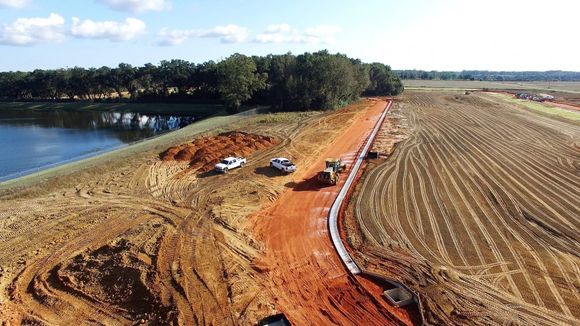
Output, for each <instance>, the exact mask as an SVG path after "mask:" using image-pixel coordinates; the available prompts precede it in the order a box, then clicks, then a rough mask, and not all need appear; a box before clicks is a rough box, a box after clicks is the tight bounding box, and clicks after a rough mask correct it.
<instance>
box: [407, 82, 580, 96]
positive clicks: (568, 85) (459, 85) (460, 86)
mask: <svg viewBox="0 0 580 326" xmlns="http://www.w3.org/2000/svg"><path fill="white" fill-rule="evenodd" d="M403 84H404V85H405V88H406V89H413V88H435V89H439V88H445V89H457V90H466V89H483V88H489V89H522V90H541V91H545V92H549V91H554V92H567V93H578V94H580V82H578V81H573V82H546V81H538V82H535V81H534V82H511V81H506V82H494V81H478V80H473V81H471V80H414V79H413V80H403Z"/></svg>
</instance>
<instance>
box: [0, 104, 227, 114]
mask: <svg viewBox="0 0 580 326" xmlns="http://www.w3.org/2000/svg"><path fill="white" fill-rule="evenodd" d="M2 109H12V110H15V109H16V110H17V109H25V110H75V111H115V112H139V113H156V114H161V113H166V114H194V115H203V116H207V115H215V114H224V113H225V111H224V108H223V106H222V105H218V104H166V103H93V102H72V103H50V102H38V103H35V102H0V110H2Z"/></svg>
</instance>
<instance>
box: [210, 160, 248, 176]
mask: <svg viewBox="0 0 580 326" xmlns="http://www.w3.org/2000/svg"><path fill="white" fill-rule="evenodd" d="M245 164H246V158H245V157H226V158H224V159H223V160H222V161H221V162H219V163H218V164H216V165H215V170H216V172H221V173H226V172H228V171H229V170H231V169H235V168H239V167H242V166H244V165H245Z"/></svg>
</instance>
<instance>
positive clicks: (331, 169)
mask: <svg viewBox="0 0 580 326" xmlns="http://www.w3.org/2000/svg"><path fill="white" fill-rule="evenodd" d="M345 169H346V165H344V164H342V161H341V160H340V159H339V158H327V159H326V167H325V169H324V171H320V172H318V181H320V182H321V183H324V184H328V185H335V184H337V183H338V181H339V180H340V173H341V172H343V171H344V170H345Z"/></svg>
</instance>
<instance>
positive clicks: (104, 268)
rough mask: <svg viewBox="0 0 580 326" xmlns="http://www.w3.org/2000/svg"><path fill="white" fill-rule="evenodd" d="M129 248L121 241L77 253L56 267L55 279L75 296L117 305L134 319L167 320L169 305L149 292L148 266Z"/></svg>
mask: <svg viewBox="0 0 580 326" xmlns="http://www.w3.org/2000/svg"><path fill="white" fill-rule="evenodd" d="M132 249H134V248H133V245H132V244H130V243H128V242H127V241H124V240H121V241H120V242H118V243H113V244H107V245H104V246H102V247H100V248H98V249H97V250H95V251H92V252H85V253H83V254H79V255H77V256H76V257H74V258H73V259H72V261H71V262H70V263H69V264H68V265H66V266H65V267H64V268H58V267H60V266H58V267H57V270H56V271H55V272H56V273H55V274H56V275H55V276H56V279H57V280H56V281H57V282H58V283H60V285H61V286H62V287H64V288H66V289H68V290H69V291H71V292H72V293H75V294H76V295H80V296H81V297H85V298H91V299H93V300H98V301H101V302H106V303H108V304H110V305H112V306H116V307H119V308H121V311H126V312H128V313H129V315H130V316H131V317H132V318H134V319H140V318H144V319H146V320H149V321H156V322H162V323H165V322H168V321H170V319H171V307H163V306H162V305H161V304H160V302H159V299H158V298H156V297H155V295H154V294H153V293H151V292H150V290H149V288H148V287H147V284H146V283H147V282H146V279H147V274H148V269H149V266H146V265H145V264H143V262H141V261H140V260H138V259H137V258H136V257H134V256H133V254H132V251H133V250H132ZM151 312H155V313H151Z"/></svg>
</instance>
